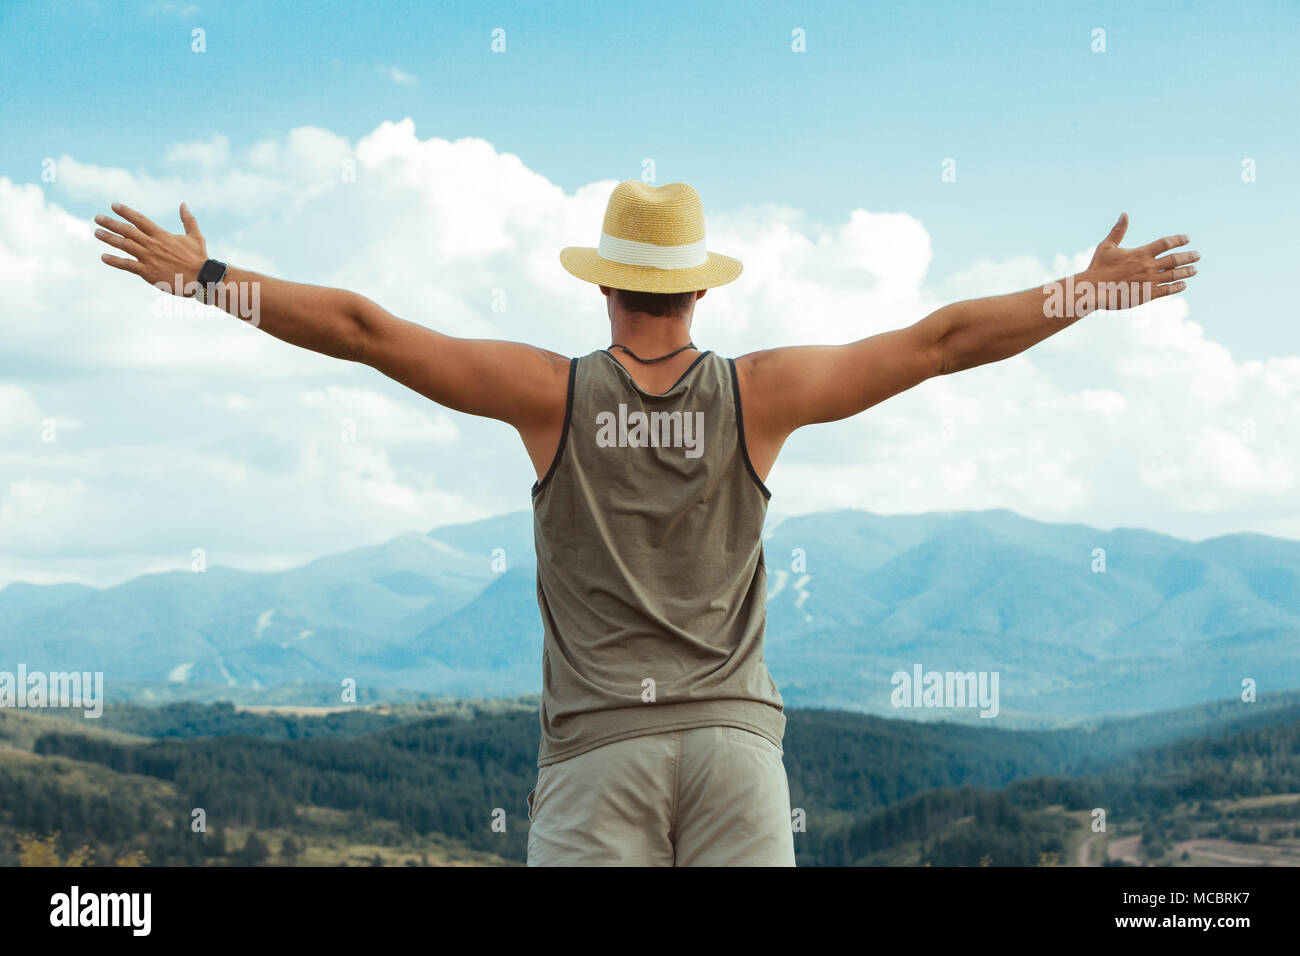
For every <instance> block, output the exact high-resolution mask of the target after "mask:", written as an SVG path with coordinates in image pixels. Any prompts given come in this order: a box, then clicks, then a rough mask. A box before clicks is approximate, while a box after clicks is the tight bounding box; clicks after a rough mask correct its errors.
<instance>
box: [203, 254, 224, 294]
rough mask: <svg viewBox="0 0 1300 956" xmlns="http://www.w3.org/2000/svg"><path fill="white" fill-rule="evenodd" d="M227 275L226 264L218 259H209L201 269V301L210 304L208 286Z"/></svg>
mask: <svg viewBox="0 0 1300 956" xmlns="http://www.w3.org/2000/svg"><path fill="white" fill-rule="evenodd" d="M225 277H226V264H225V263H224V262H218V261H217V260H216V259H209V260H208V261H207V262H205V263H203V268H202V269H200V270H199V301H200V302H202V303H203V304H204V305H207V304H208V286H210V285H213V284H215V283H217V282H220V281H221V280H222V279H224V278H225Z"/></svg>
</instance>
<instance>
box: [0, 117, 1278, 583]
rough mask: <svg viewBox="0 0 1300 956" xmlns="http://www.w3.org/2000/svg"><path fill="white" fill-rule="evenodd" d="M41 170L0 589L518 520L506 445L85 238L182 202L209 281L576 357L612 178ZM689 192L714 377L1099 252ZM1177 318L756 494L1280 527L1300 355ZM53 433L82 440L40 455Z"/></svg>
mask: <svg viewBox="0 0 1300 956" xmlns="http://www.w3.org/2000/svg"><path fill="white" fill-rule="evenodd" d="M57 169H58V178H57V182H55V183H53V184H47V185H46V187H45V189H43V188H42V187H41V186H39V185H35V184H15V183H12V182H10V181H9V180H7V179H4V178H0V284H2V285H3V287H4V288H5V291H6V312H5V316H6V318H5V319H4V329H3V332H4V336H5V343H6V344H5V356H4V362H5V366H4V367H5V369H6V373H5V375H4V378H5V380H6V381H7V382H8V383H9V384H5V385H0V438H3V442H4V443H3V444H2V445H0V530H2V531H3V534H2V535H0V541H2V542H3V543H2V544H0V581H3V580H6V579H8V578H11V577H26V578H29V579H49V578H51V577H58V576H59V575H60V574H61V573H64V574H68V575H75V576H79V577H82V578H89V579H97V577H102V576H103V575H105V574H111V575H112V576H121V575H123V574H125V573H128V572H130V571H132V570H142V569H143V568H144V567H155V568H157V567H172V566H187V565H188V561H189V553H190V549H191V548H193V547H196V546H203V547H206V548H207V549H208V551H209V561H210V562H211V563H217V564H222V563H235V564H241V565H243V566H268V565H269V566H276V565H281V564H285V563H288V562H290V561H292V560H298V559H301V558H302V557H305V556H308V555H314V554H320V553H326V552H329V551H335V550H340V549H342V548H346V547H350V546H354V545H357V544H362V543H368V542H373V541H377V540H382V539H383V538H386V537H389V536H391V535H393V534H396V533H398V532H400V531H403V530H408V529H411V528H416V529H426V528H428V527H432V526H434V525H436V524H440V523H446V522H451V521H458V520H470V519H473V518H475V517H481V516H485V515H488V514H493V513H500V512H502V511H506V510H513V509H517V508H526V507H527V506H528V496H527V488H528V487H529V485H530V484H531V483H532V480H533V477H534V475H533V474H532V472H531V469H530V467H529V464H528V459H527V457H526V456H525V455H524V453H523V451H522V449H521V448H520V447H519V444H518V440H517V437H516V436H515V435H514V433H513V431H512V430H510V429H509V428H507V427H506V426H503V425H499V424H497V423H491V422H485V421H483V420H478V419H472V418H468V417H464V416H456V415H452V414H450V413H447V412H444V411H442V410H440V409H437V408H436V407H433V406H431V405H430V404H429V403H428V402H426V401H425V400H424V399H422V398H420V397H418V396H415V395H413V394H412V393H409V392H405V391H403V390H402V389H400V388H399V387H397V386H395V385H393V384H392V383H388V382H386V381H385V380H383V379H382V378H380V377H378V376H377V375H376V374H375V373H373V372H372V371H370V370H368V369H364V368H360V367H357V366H352V365H348V364H346V363H340V362H336V361H333V360H330V359H326V358H323V357H320V356H316V355H313V354H311V353H308V352H305V351H302V350H298V349H293V348H291V347H288V346H286V345H284V344H283V343H280V342H277V341H275V340H274V339H272V338H271V337H270V336H267V335H265V334H263V333H261V332H259V331H257V330H254V329H252V328H250V327H248V326H247V325H243V324H241V323H239V322H237V321H236V320H234V319H231V318H229V317H226V316H224V315H221V314H218V313H215V312H212V311H210V310H202V311H200V312H199V313H198V314H197V315H194V316H191V317H181V316H176V317H172V318H160V317H158V316H156V315H154V314H153V312H154V305H155V303H156V302H157V301H158V300H157V295H158V294H157V293H156V292H154V291H153V290H151V289H150V288H149V287H148V286H146V285H145V284H144V283H142V282H140V281H139V280H138V279H135V278H134V277H132V276H128V275H125V274H123V273H118V272H113V271H111V270H108V269H106V268H105V267H104V266H102V265H101V264H100V263H99V260H98V256H99V253H100V251H101V249H100V244H99V243H97V242H96V241H95V240H94V239H93V237H92V235H91V231H92V225H91V222H90V218H91V216H92V215H93V213H94V212H96V211H100V210H103V209H105V208H106V207H107V204H108V203H109V202H110V201H113V200H119V199H120V200H122V201H125V202H127V203H129V204H131V205H134V206H136V207H137V208H140V209H142V210H143V211H144V212H146V214H148V215H150V216H152V217H153V218H155V219H156V220H158V221H159V222H160V223H164V224H166V225H167V226H168V227H169V228H172V229H176V230H179V225H178V223H177V222H176V221H175V219H176V217H175V210H176V207H177V206H178V205H179V203H180V202H181V201H182V200H185V201H186V202H188V203H189V205H190V207H191V208H192V209H194V210H195V212H196V214H197V215H198V217H199V221H200V224H201V225H202V226H203V227H204V229H205V231H206V234H207V236H208V243H209V251H210V253H211V254H213V255H215V256H217V257H218V258H224V259H226V260H228V261H232V262H235V263H237V264H239V265H242V266H245V267H248V268H252V269H255V270H259V271H265V272H269V273H271V274H274V275H277V276H280V277H283V278H289V279H295V280H299V281H307V282H313V283H319V284H324V285H335V286H341V287H346V288H352V289H355V290H356V291H359V292H361V293H363V294H365V295H368V296H370V297H371V298H373V299H375V300H376V301H378V302H380V303H382V304H383V305H384V306H386V307H387V308H389V309H390V310H392V311H393V312H395V313H397V314H399V315H402V316H404V317H406V318H409V319H411V320H413V321H417V322H424V323H427V324H428V325H430V326H433V327H436V328H438V329H440V330H442V331H445V332H448V333H451V334H454V335H475V336H484V337H491V338H506V339H516V340H522V341H529V342H533V343H535V344H538V345H542V346H545V347H547V348H551V349H554V350H556V351H560V352H564V353H568V354H575V355H576V354H584V353H586V352H589V351H591V350H592V349H594V348H598V347H601V346H603V345H605V344H607V342H608V340H607V338H606V335H607V328H608V326H607V324H606V319H605V315H604V306H603V299H602V298H601V296H600V295H599V293H598V292H597V291H596V290H595V287H594V286H590V285H587V284H586V283H582V282H579V281H578V280H575V279H573V278H572V277H571V276H569V275H568V274H567V273H566V272H564V270H563V269H562V268H561V267H560V265H559V262H558V251H559V249H560V248H561V247H562V246H565V245H575V244H576V245H594V244H595V241H596V238H597V236H598V233H599V229H600V222H601V217H602V215H603V213H604V207H605V201H606V199H607V198H608V195H609V191H610V189H611V188H612V187H613V185H614V182H613V181H612V180H610V181H602V182H598V183H592V184H589V185H587V186H584V187H582V188H580V189H579V190H577V192H576V193H574V194H572V195H570V194H566V193H565V192H564V191H563V190H562V189H561V188H560V187H558V186H556V185H555V184H553V183H551V182H549V181H548V180H547V179H546V178H545V177H543V176H541V175H540V174H538V173H536V172H534V171H532V170H530V169H529V168H528V167H527V166H525V165H524V163H523V162H522V161H521V160H520V159H519V158H518V157H517V156H514V155H511V154H506V153H499V152H497V151H496V150H495V149H494V148H493V147H492V145H491V144H489V143H487V142H485V141H483V140H480V139H462V140H458V141H455V142H448V141H447V140H442V139H438V138H429V139H420V138H419V136H418V135H417V134H416V130H415V127H414V124H413V123H412V122H411V121H410V120H404V121H401V122H396V123H384V124H382V125H380V126H379V127H377V128H376V129H375V130H374V131H372V132H371V133H370V134H368V135H367V136H364V137H363V138H361V139H360V140H359V141H357V142H355V143H353V142H349V141H348V140H347V139H345V138H343V137H340V136H338V135H336V134H334V133H333V132H331V131H329V130H324V129H319V128H313V127H304V128H299V129H294V130H292V131H290V132H289V133H288V134H286V135H285V136H283V137H280V138H276V139H272V140H267V141H263V142H259V143H255V144H252V145H250V146H246V147H240V148H235V147H233V146H232V144H230V143H229V142H228V141H227V140H226V139H225V138H224V137H222V136H220V135H214V136H212V137H210V138H208V139H205V140H200V141H195V142H188V143H178V144H175V145H173V146H172V147H171V148H170V149H168V150H167V151H166V153H165V154H164V156H163V157H162V159H161V160H160V162H159V163H158V165H157V167H156V168H154V169H150V170H147V171H139V172H135V171H128V170H124V169H119V168H115V167H111V166H100V165H95V164H91V163H86V162H84V161H82V160H79V159H76V158H74V157H71V156H63V157H60V158H59V160H58V164H57ZM46 190H48V192H46ZM704 198H705V204H706V211H708V212H709V241H710V245H711V246H712V247H713V248H714V249H716V250H717V251H719V252H724V253H727V254H730V255H735V256H737V257H738V258H740V259H741V260H742V261H743V262H744V263H745V272H744V274H743V275H742V277H741V279H740V280H739V281H738V282H736V283H734V284H732V285H730V286H726V287H723V288H721V289H715V290H713V291H711V292H710V294H709V296H708V297H707V298H706V299H705V300H704V302H703V303H702V304H701V305H700V307H699V310H698V312H697V316H696V324H695V337H696V341H697V342H699V343H701V345H703V346H704V347H711V348H714V349H716V350H718V351H720V352H722V353H723V354H733V355H735V354H743V353H744V352H747V351H751V350H754V349H760V348H768V347H772V346H775V345H785V344H796V343H800V342H843V341H848V340H851V339H855V338H860V337H862V336H866V335H870V334H873V333H875V332H879V331H883V330H886V329H889V328H896V327H898V326H900V325H903V324H905V323H909V322H911V321H914V320H916V319H918V318H920V317H921V316H922V315H924V314H925V313H926V312H928V311H930V310H932V309H933V308H936V307H938V306H939V305H941V304H943V303H944V302H946V301H952V300H953V299H956V298H962V297H969V296H973V295H986V294H992V293H996V292H1006V291H1012V290H1014V289H1018V288H1027V287H1030V286H1033V285H1036V284H1039V283H1041V282H1043V281H1044V280H1046V279H1050V278H1054V277H1056V276H1058V275H1061V274H1063V273H1064V272H1066V271H1068V270H1071V269H1078V268H1080V267H1081V265H1083V264H1085V263H1086V261H1087V258H1088V255H1089V253H1090V251H1091V250H1090V249H1080V250H1072V251H1067V252H1061V253H1057V254H1055V255H1053V256H1051V257H1049V258H1046V259H1038V258H1035V257H1032V256H1026V255H1024V254H1023V253H1021V252H1020V251H1018V250H1008V255H1007V256H1006V257H1005V258H1003V259H1000V260H986V261H980V262H975V263H972V264H971V265H970V266H968V267H967V268H965V269H963V270H961V271H959V272H957V273H954V274H952V275H949V276H931V275H929V269H930V265H931V257H932V253H931V242H930V236H929V233H928V231H927V229H926V228H925V227H924V225H923V224H922V223H921V222H920V221H919V220H917V219H916V218H915V217H913V216H909V215H907V214H906V213H903V212H897V211H884V212H881V211H868V210H862V209H856V210H847V209H846V210H845V217H844V219H843V221H842V222H840V223H838V224H832V225H829V226H821V225H817V224H813V223H810V222H809V221H808V220H807V219H806V217H805V216H804V215H803V214H802V213H801V212H800V211H799V210H797V209H793V208H789V207H782V206H774V205H764V206H757V207H751V208H745V209H738V210H728V211H725V212H723V211H719V210H710V209H709V206H708V197H707V196H706V197H704ZM69 210H75V213H76V214H75V215H74V214H73V213H72V212H70V211H69ZM502 294H504V301H505V303H506V310H505V311H504V312H495V311H493V309H492V303H493V301H494V297H499V296H500V295H502ZM1193 294H1194V290H1193ZM1194 301H1195V300H1194V299H1190V298H1185V297H1184V298H1176V299H1173V300H1163V301H1160V302H1157V303H1154V304H1152V305H1150V306H1147V307H1145V308H1144V309H1141V310H1137V311H1134V312H1126V313H1107V314H1097V315H1094V316H1090V317H1089V318H1088V319H1085V320H1083V321H1082V322H1080V323H1078V324H1077V325H1076V326H1075V327H1073V328H1071V329H1070V330H1068V331H1066V332H1064V333H1062V334H1061V335H1058V336H1056V337H1054V338H1052V339H1050V340H1048V342H1046V343H1044V344H1043V345H1042V346H1040V347H1038V348H1036V349H1034V350H1033V351H1032V352H1031V353H1029V354H1028V355H1025V356H1020V357H1017V358H1015V359H1012V360H1010V361H1008V362H1004V363H999V364H998V365H996V366H991V367H987V368H981V369H976V370H973V371H971V372H966V373H962V374H960V375H956V376H949V377H946V378H942V379H938V380H935V381H933V382H929V383H926V384H925V385H923V386H921V387H920V388H919V389H916V390H914V391H913V392H911V393H909V394H906V395H903V396H900V397H898V398H896V399H894V400H891V401H890V402H887V403H885V404H884V405H882V406H880V407H878V408H876V409H873V410H872V411H870V412H868V413H866V414H865V415H862V416H859V417H857V418H856V419H853V420H851V421H847V422H841V423H837V424H834V425H824V426H816V427H814V428H811V429H807V430H805V431H804V432H801V433H799V434H797V435H795V436H794V437H793V438H792V439H791V441H790V443H789V444H788V445H787V448H786V451H785V453H784V455H783V458H782V461H781V462H780V463H779V464H778V466H777V468H776V470H775V471H774V473H773V475H772V476H771V477H770V479H769V481H768V484H769V486H771V487H772V488H773V490H774V492H775V495H776V497H775V499H774V504H775V505H776V506H778V507H779V509H780V510H781V512H782V513H787V514H789V513H798V512H801V511H811V510H823V509H825V508H830V507H842V506H856V507H864V508H869V509H871V510H873V511H880V512H891V511H900V512H911V511H922V510H933V509H961V508H985V507H1011V508H1015V509H1016V510H1019V511H1021V512H1023V513H1026V514H1029V515H1031V516H1034V517H1039V518H1044V519H1050V520H1071V521H1082V522H1088V523H1093V524H1098V525H1102V526H1112V525H1119V524H1123V525H1136V526H1145V527H1153V528H1155V529H1157V530H1163V531H1168V532H1172V533H1176V534H1181V535H1184V536H1187V537H1193V538H1199V537H1205V536H1208V535H1212V534H1218V533H1224V532H1228V531H1235V530H1255V531H1261V532H1265V533H1274V534H1286V535H1290V536H1297V537H1300V516H1297V515H1296V514H1295V511H1294V508H1293V505H1292V503H1293V502H1294V500H1295V498H1296V494H1297V492H1298V491H1300V487H1298V483H1300V442H1297V441H1296V438H1297V435H1296V426H1295V424H1294V423H1295V422H1296V421H1300V415H1298V414H1297V413H1300V357H1289V356H1288V357H1277V358H1273V359H1270V360H1268V361H1264V362H1258V361H1252V362H1242V361H1237V360H1236V359H1234V358H1233V356H1232V355H1231V353H1230V352H1229V351H1228V350H1227V349H1225V348H1224V347H1223V346H1222V345H1220V344H1219V343H1217V342H1215V341H1214V338H1213V335H1212V334H1210V333H1209V332H1208V331H1207V330H1212V329H1213V328H1214V327H1215V326H1216V324H1217V323H1219V322H1222V321H1225V317H1219V316H1199V317H1198V319H1199V321H1192V319H1191V318H1190V306H1191V304H1192V303H1193V302H1194ZM48 419H54V420H55V421H56V423H75V424H78V425H79V426H80V427H77V428H75V429H73V428H69V429H66V430H65V429H64V428H63V427H62V424H60V426H59V440H58V441H57V442H55V443H42V442H41V441H40V434H39V432H40V424H41V422H43V421H46V420H48ZM344 420H349V421H351V422H352V423H353V425H354V426H355V427H354V432H353V435H352V439H351V440H347V439H345V438H344V437H343V427H344ZM110 568H111V569H112V570H111V572H110V571H106V570H103V569H110Z"/></svg>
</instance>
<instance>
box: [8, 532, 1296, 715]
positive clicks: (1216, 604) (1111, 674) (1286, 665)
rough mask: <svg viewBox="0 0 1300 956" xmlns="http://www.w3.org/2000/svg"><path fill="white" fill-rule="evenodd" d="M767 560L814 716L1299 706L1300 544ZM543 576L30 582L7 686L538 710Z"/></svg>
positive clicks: (798, 697) (435, 541)
mask: <svg viewBox="0 0 1300 956" xmlns="http://www.w3.org/2000/svg"><path fill="white" fill-rule="evenodd" d="M765 553H766V565H767V574H768V637H767V650H766V658H767V661H768V666H769V667H770V668H771V670H772V673H773V676H774V677H775V678H776V680H777V683H778V684H779V685H780V686H781V690H782V693H783V695H784V696H785V698H786V701H787V703H788V704H790V705H791V706H801V707H835V708H844V709H850V710H859V711H868V712H875V713H883V714H892V715H895V716H906V717H916V718H925V717H939V718H943V719H954V718H957V719H961V718H971V719H978V718H976V717H974V714H973V712H954V711H953V710H951V709H948V710H934V711H927V710H903V711H900V710H896V709H894V708H893V707H891V706H890V692H891V690H892V686H891V683H890V678H891V675H892V674H894V672H896V671H900V670H901V671H908V672H910V671H911V670H912V668H913V666H914V665H916V664H920V665H921V666H922V667H923V668H924V669H925V670H927V671H929V670H935V671H963V672H964V671H972V670H974V671H996V672H997V673H998V675H999V688H1000V697H1001V701H1000V707H1001V715H1002V718H1003V722H1010V723H1013V724H1016V725H1019V726H1024V725H1032V724H1034V723H1035V722H1042V723H1059V722H1062V721H1068V720H1073V719H1082V718H1086V717H1092V716H1096V715H1098V714H1102V713H1115V712H1123V713H1144V712H1150V711H1154V710H1160V709H1166V708H1172V707H1178V706H1185V705H1190V704H1196V703H1201V702H1204V701H1210V700H1219V699H1223V698H1225V697H1232V696H1236V695H1237V694H1239V693H1240V689H1241V686H1242V681H1243V680H1244V679H1247V678H1250V679H1253V680H1255V681H1257V682H1258V686H1259V692H1260V694H1261V695H1263V694H1267V693H1269V692H1272V691H1277V690H1279V689H1282V688H1286V687H1298V686H1300V542H1294V541H1287V540H1283V539H1279V538H1270V537H1267V536H1262V535H1230V536H1227V537H1222V538H1215V539H1213V540H1209V541H1204V542H1199V543H1192V542H1188V541H1182V540H1179V539H1176V538H1171V537H1167V536H1164V535H1159V534H1154V533H1152V532H1148V531H1141V530H1131V529H1120V530H1115V531H1101V530H1098V529H1095V528H1089V527H1086V526H1083V525H1067V524H1047V523H1043V522H1038V521H1032V520H1029V519H1027V518H1023V517H1021V516H1019V515H1016V514H1014V513H1013V512H1010V511H984V512H953V513H931V514H922V515H892V516H883V515H876V514H871V513H868V512H862V511H840V512H834V513H826V514H815V515H807V516H803V517H798V518H790V519H787V520H785V521H782V522H780V523H776V524H774V526H772V527H771V528H770V529H769V531H768V532H767V534H766V538H765ZM1103 554H1104V562H1105V563H1104V571H1102V570H1101V569H1100V563H1099V562H1100V556H1101V555H1103ZM535 575H536V568H535V564H534V557H533V553H532V524H531V515H530V514H528V513H527V512H520V513H516V514H511V515H506V516H503V517H498V518H493V519H490V520H487V521H480V522H474V523H472V524H464V525H457V526H453V527H447V528H439V529H437V530H435V531H433V532H430V533H429V534H423V535H422V534H406V535H402V536H400V537H398V538H395V539H393V540H392V541H389V542H387V543H385V544H382V545H378V546H375V547H369V548H362V549H358V550H355V551H349V552H345V553H343V554H339V555H334V556H331V557H327V558H322V559H320V560H318V561H314V562H312V563H310V564H307V565H304V566H302V567H299V568H294V569H292V570H289V571H284V572H278V573H253V572H245V571H233V570H230V569H225V568H212V569H209V570H208V571H206V572H203V573H190V572H172V573H168V574H154V575H146V576H143V577H140V578H136V579H134V580H131V581H128V582H126V583H125V584H122V585H119V586H117V587H113V588H108V589H104V590H96V589H91V588H86V587H82V586H78V585H53V586H48V587H42V586H36V585H30V584H14V585H10V586H9V587H7V588H5V589H4V590H0V670H13V669H14V668H15V667H16V666H17V664H18V663H19V662H21V663H25V664H26V665H27V666H28V668H30V669H45V670H49V669H77V670H102V671H104V672H105V676H106V679H107V680H108V682H109V684H110V687H111V685H112V681H114V680H119V681H122V682H124V684H125V682H128V681H130V682H139V681H158V682H170V683H171V684H173V685H181V686H183V685H184V684H187V683H190V684H194V685H195V686H196V687H197V686H198V685H211V684H219V685H226V686H229V687H231V688H240V689H244V688H250V687H251V688H257V687H262V688H265V687H271V686H277V685H282V684H290V683H297V682H303V683H306V684H312V685H314V686H317V687H319V686H320V685H322V684H324V685H330V684H333V685H338V683H339V682H340V681H341V680H343V679H344V678H349V677H350V678H353V679H355V680H356V681H357V682H358V685H360V686H363V687H364V688H366V690H367V692H368V694H369V693H375V692H376V691H377V690H378V691H382V689H383V688H389V689H392V690H396V689H403V690H407V691H420V692H424V693H429V694H454V695H461V696H478V697H485V696H514V695H521V694H530V693H536V692H537V691H538V690H539V687H540V672H541V624H540V619H539V616H538V608H537V593H536V580H535ZM173 689H176V688H173Z"/></svg>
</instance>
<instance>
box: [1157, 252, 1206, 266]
mask: <svg viewBox="0 0 1300 956" xmlns="http://www.w3.org/2000/svg"><path fill="white" fill-rule="evenodd" d="M1200 261H1201V254H1200V253H1199V252H1175V253H1173V254H1172V255H1168V256H1165V257H1164V258H1162V259H1157V260H1156V266H1157V267H1159V268H1160V269H1161V271H1163V270H1166V269H1177V268H1178V267H1179V266H1185V265H1187V263H1189V262H1200Z"/></svg>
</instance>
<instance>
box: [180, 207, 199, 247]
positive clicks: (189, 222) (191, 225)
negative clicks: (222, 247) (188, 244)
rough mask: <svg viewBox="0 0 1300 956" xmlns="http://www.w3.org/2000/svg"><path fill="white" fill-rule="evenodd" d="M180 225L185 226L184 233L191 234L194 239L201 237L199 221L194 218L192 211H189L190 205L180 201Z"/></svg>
mask: <svg viewBox="0 0 1300 956" xmlns="http://www.w3.org/2000/svg"><path fill="white" fill-rule="evenodd" d="M181 225H183V226H184V227H185V235H187V236H193V237H194V238H195V239H202V238H203V233H201V232H199V221H198V220H197V219H195V218H194V213H192V212H190V207H189V206H187V205H185V203H181Z"/></svg>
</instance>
